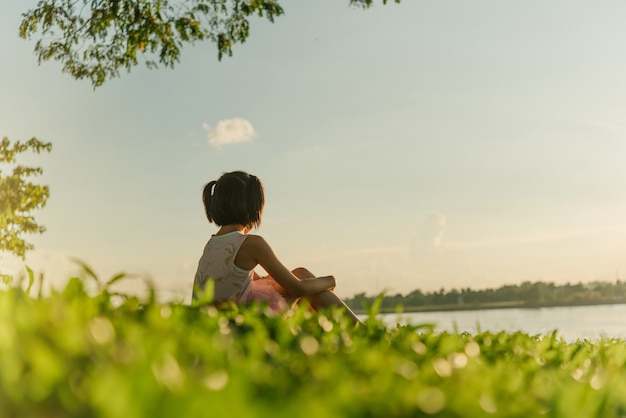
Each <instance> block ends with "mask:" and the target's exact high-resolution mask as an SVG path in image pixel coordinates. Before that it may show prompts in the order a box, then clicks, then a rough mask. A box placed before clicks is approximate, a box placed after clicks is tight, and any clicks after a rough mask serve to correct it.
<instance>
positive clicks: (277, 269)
mask: <svg viewBox="0 0 626 418" xmlns="http://www.w3.org/2000/svg"><path fill="white" fill-rule="evenodd" d="M237 259H238V260H237V261H241V262H242V264H245V263H246V261H247V262H250V263H254V265H256V264H260V265H261V267H263V268H264V269H265V271H267V273H268V274H269V275H270V276H272V277H273V278H274V280H276V281H277V282H278V283H279V284H280V285H281V286H282V287H284V288H285V290H287V292H289V293H290V294H291V295H293V296H296V297H300V296H307V295H314V294H316V293H320V292H323V291H324V290H330V289H333V288H334V287H335V286H336V283H335V278H334V277H333V276H323V277H316V278H315V279H308V280H300V279H298V278H297V277H296V276H294V275H293V273H292V272H291V271H289V269H288V268H287V267H285V266H284V265H283V263H281V262H280V260H278V258H277V257H276V255H275V254H274V251H272V248H271V247H270V246H269V244H268V243H267V242H266V241H265V240H264V239H263V238H262V237H260V236H258V235H250V236H248V237H247V238H246V240H245V241H244V243H243V245H242V246H241V248H240V249H239V254H238V256H237Z"/></svg>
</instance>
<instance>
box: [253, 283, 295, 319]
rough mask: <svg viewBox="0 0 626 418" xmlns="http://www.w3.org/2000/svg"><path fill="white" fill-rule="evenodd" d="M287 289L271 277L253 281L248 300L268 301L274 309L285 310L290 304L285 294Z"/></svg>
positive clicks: (276, 310)
mask: <svg viewBox="0 0 626 418" xmlns="http://www.w3.org/2000/svg"><path fill="white" fill-rule="evenodd" d="M286 293H287V292H286V291H285V289H284V288H283V287H282V286H281V285H280V284H278V282H276V280H274V279H273V278H271V277H268V278H263V279H257V280H253V281H252V287H251V289H250V292H248V299H247V301H248V302H253V301H258V302H267V304H268V305H269V307H270V309H271V310H272V311H275V312H278V311H284V310H286V309H287V308H288V307H289V306H288V304H287V300H286V299H285V297H284V296H283V295H285V294H286Z"/></svg>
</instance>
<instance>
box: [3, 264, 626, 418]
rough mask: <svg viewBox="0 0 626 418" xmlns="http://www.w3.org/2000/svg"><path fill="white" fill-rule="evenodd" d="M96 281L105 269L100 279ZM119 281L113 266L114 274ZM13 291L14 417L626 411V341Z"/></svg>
mask: <svg viewBox="0 0 626 418" xmlns="http://www.w3.org/2000/svg"><path fill="white" fill-rule="evenodd" d="M94 277H95V275H94ZM120 278H121V277H120V276H116V278H114V279H115V280H113V279H112V280H110V281H109V282H113V281H117V280H119V279H120ZM33 283H34V279H33V276H32V273H31V274H30V276H29V280H28V283H26V284H24V285H23V286H20V285H13V286H7V287H6V289H4V290H2V291H0V416H2V417H10V418H12V417H20V418H28V417H116V418H117V417H151V418H156V417H172V416H180V417H196V416H197V417H201V416H212V417H221V416H236V417H266V416H271V417H295V416H305V415H306V416H323V417H421V416H438V417H481V416H489V417H568V418H569V417H624V416H626V397H624V393H626V342H625V341H623V340H618V339H606V338H605V339H601V340H598V341H586V340H585V341H577V342H575V343H568V342H565V341H564V340H563V339H561V338H559V337H558V334H557V332H556V331H555V332H553V333H551V334H548V335H528V334H524V333H521V332H513V333H510V332H509V333H507V332H498V333H492V332H481V333H478V334H467V333H463V334H457V333H447V332H441V333H440V332H435V331H434V330H433V329H432V328H431V327H429V326H427V325H424V326H414V325H407V326H397V327H395V328H387V327H385V325H384V324H383V323H382V322H380V321H379V320H377V319H376V317H375V314H376V313H377V307H376V306H373V307H371V308H370V314H369V316H368V318H367V319H366V321H365V323H364V325H362V326H359V327H357V328H354V327H352V326H351V325H350V324H349V322H348V321H347V320H346V319H345V318H344V317H343V315H342V314H341V312H338V311H328V312H324V313H320V314H312V313H310V312H309V311H308V310H306V309H301V310H298V311H296V312H294V313H293V314H292V315H291V316H288V317H283V316H277V315H272V314H271V313H269V312H267V311H266V310H265V309H264V307H262V306H251V307H247V308H240V307H236V306H231V307H230V308H228V309H224V310H219V311H218V310H217V309H215V308H213V307H190V306H186V305H183V304H181V303H160V302H158V301H157V300H156V297H155V294H154V292H150V293H149V294H148V296H146V297H145V298H139V297H135V296H129V295H117V294H115V293H114V292H112V291H111V290H110V287H109V284H110V283H103V282H100V281H98V283H97V285H98V286H97V288H98V290H97V291H94V292H91V291H90V292H88V291H87V290H86V287H87V288H91V287H90V284H89V283H86V279H79V278H73V279H71V280H70V281H69V282H68V284H67V286H66V287H65V288H64V289H62V290H59V291H53V292H51V294H49V295H47V296H38V297H31V296H30V293H32V286H33Z"/></svg>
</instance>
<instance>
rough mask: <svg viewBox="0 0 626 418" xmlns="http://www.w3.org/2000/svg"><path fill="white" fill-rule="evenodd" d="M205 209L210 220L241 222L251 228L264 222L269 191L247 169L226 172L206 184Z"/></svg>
mask: <svg viewBox="0 0 626 418" xmlns="http://www.w3.org/2000/svg"><path fill="white" fill-rule="evenodd" d="M202 201H203V202H204V210H205V211H206V217H207V218H208V219H209V222H213V223H215V224H216V225H218V226H223V225H231V224H241V225H244V226H246V227H248V228H253V227H259V225H261V213H262V212H263V205H264V204H265V193H264V191H263V185H262V184H261V180H259V178H258V177H257V176H253V175H251V174H248V173H245V172H243V171H233V172H232V173H224V174H222V176H221V177H220V178H219V179H218V180H217V181H211V182H209V183H208V184H206V185H205V186H204V191H203V192H202Z"/></svg>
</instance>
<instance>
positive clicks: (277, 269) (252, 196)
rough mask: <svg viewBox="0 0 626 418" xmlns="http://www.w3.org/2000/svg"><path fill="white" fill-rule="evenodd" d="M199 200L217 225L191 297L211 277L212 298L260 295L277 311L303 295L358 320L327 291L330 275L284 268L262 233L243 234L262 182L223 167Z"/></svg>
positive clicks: (254, 220)
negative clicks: (259, 270)
mask: <svg viewBox="0 0 626 418" xmlns="http://www.w3.org/2000/svg"><path fill="white" fill-rule="evenodd" d="M202 200H203V201H204V208H205V211H206V215H207V218H208V219H209V222H212V223H215V224H216V225H217V226H219V227H220V229H219V230H218V231H217V232H216V233H215V235H212V236H211V238H210V239H209V242H208V243H207V244H206V246H205V247H204V252H203V254H202V257H201V258H200V261H199V262H198V270H197V272H196V276H195V279H194V290H193V299H194V300H197V299H198V297H199V294H201V293H202V291H203V290H204V287H205V285H206V284H207V282H208V281H209V280H212V281H213V284H214V297H213V302H215V303H219V302H223V301H233V302H235V303H248V302H252V301H263V302H267V303H268V304H269V306H270V308H271V309H273V310H275V311H281V310H286V309H288V308H289V307H291V306H293V305H294V304H295V303H296V302H297V301H298V300H300V298H305V299H306V300H307V301H308V302H309V304H310V305H311V307H313V309H316V310H318V309H323V308H327V307H330V306H338V307H341V308H343V309H345V312H346V314H347V315H348V316H349V317H350V318H351V319H352V320H353V321H354V322H355V323H358V322H360V321H359V319H358V318H357V316H356V315H355V314H354V312H352V310H350V308H349V307H348V306H347V305H346V304H345V303H344V302H343V301H342V300H341V299H340V298H339V297H338V296H337V295H335V294H334V293H333V292H332V290H333V289H334V288H335V286H336V282H335V278H334V277H333V276H322V277H316V276H315V275H314V274H313V273H311V272H310V271H308V270H307V269H305V268H297V269H295V270H292V271H289V270H288V269H287V268H286V267H285V266H284V265H283V264H282V263H281V262H280V261H279V260H278V258H277V257H276V255H274V252H273V251H272V248H271V247H270V246H269V244H268V243H267V242H266V241H265V240H264V239H263V238H262V237H260V236H258V235H251V234H248V232H249V231H250V229H252V228H255V227H258V226H259V225H260V224H261V214H262V212H263V205H264V204H265V195H264V192H263V185H262V184H261V181H260V180H259V179H258V178H257V177H256V176H253V175H249V174H247V173H244V172H242V171H235V172H232V173H225V174H223V175H222V176H221V177H220V178H219V179H218V180H217V181H211V182H210V183H208V184H207V185H205V186H204V192H203V195H202ZM257 265H261V267H263V269H265V271H266V272H267V273H268V274H269V275H268V276H265V277H261V276H259V275H258V274H257V273H256V272H255V271H254V268H255V267H256V266H257Z"/></svg>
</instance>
